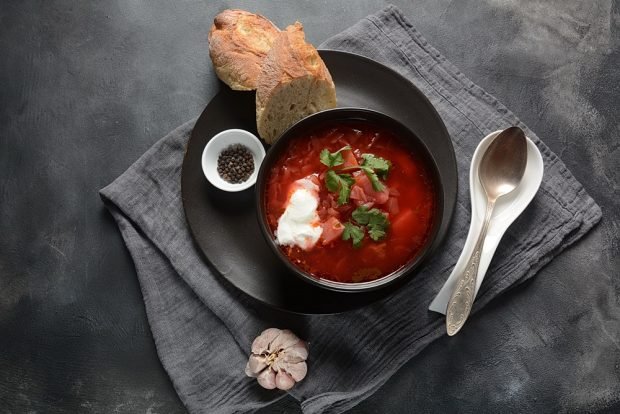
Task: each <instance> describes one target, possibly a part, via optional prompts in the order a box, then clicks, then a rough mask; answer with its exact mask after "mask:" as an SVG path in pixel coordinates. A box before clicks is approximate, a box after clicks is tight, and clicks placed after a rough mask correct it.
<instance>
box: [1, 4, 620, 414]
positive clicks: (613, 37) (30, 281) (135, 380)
mask: <svg viewBox="0 0 620 414" xmlns="http://www.w3.org/2000/svg"><path fill="white" fill-rule="evenodd" d="M394 3H395V4H396V5H398V6H399V7H400V8H401V9H402V10H403V11H404V12H405V14H406V15H407V16H408V17H409V19H410V20H411V21H412V22H413V24H414V25H415V26H416V27H417V28H418V29H419V30H420V31H421V32H422V33H423V34H424V35H425V36H426V37H427V39H428V40H429V41H430V42H431V43H432V44H433V45H434V46H435V47H437V48H438V49H439V50H440V51H441V52H442V53H443V54H444V55H445V56H446V57H447V58H448V59H450V60H451V61H452V62H453V63H454V64H456V65H457V66H458V67H459V68H460V69H461V70H462V71H463V72H464V73H465V74H466V75H467V76H468V77H470V79H472V80H473V81H474V82H476V83H478V84H479V85H481V86H482V87H484V88H485V89H486V90H487V91H489V92H490V93H492V94H493V95H495V96H497V97H498V98H499V99H500V101H502V102H503V103H504V104H506V105H507V106H508V107H509V108H511V109H512V110H513V111H514V112H515V113H516V114H517V116H519V117H521V119H522V120H523V121H525V122H526V123H527V124H528V125H529V126H530V127H531V128H532V129H533V130H535V131H536V132H537V133H538V134H539V136H540V137H542V138H543V139H544V141H545V142H546V143H547V145H549V146H550V147H551V148H552V149H553V150H554V151H555V152H556V153H557V154H558V155H559V156H560V157H561V158H562V159H563V160H564V162H565V163H566V164H567V165H568V167H569V168H570V170H571V171H572V172H573V173H574V175H575V176H576V177H577V178H578V179H579V180H580V181H581V182H582V183H583V184H584V185H585V187H586V189H587V190H588V192H589V193H590V194H591V195H592V196H593V197H594V198H595V200H597V202H598V203H599V204H600V206H601V207H602V210H603V215H604V216H603V220H602V222H601V223H600V224H599V225H598V227H596V228H595V229H594V230H593V231H592V232H591V233H589V234H588V235H587V237H585V238H584V239H583V240H581V241H580V242H578V243H577V244H576V245H575V246H573V247H571V248H570V249H568V250H567V251H566V252H564V253H563V254H562V255H561V256H560V257H558V258H557V259H556V260H554V261H553V262H552V263H551V264H549V265H548V266H547V267H546V268H544V269H543V271H542V272H540V274H539V275H538V276H537V277H536V278H535V279H534V280H533V281H531V282H529V283H526V284H525V285H522V286H520V287H518V288H516V289H514V290H513V291H512V292H510V293H509V294H507V295H505V296H503V297H502V298H501V299H498V300H496V301H495V302H494V303H492V304H491V306H489V307H488V309H486V310H485V311H484V312H480V313H479V314H477V315H476V316H475V317H473V318H472V320H471V322H470V323H469V325H468V328H467V329H465V330H464V331H463V332H462V333H461V334H459V335H458V336H457V337H455V338H451V339H449V338H447V337H444V338H443V339H441V340H439V341H437V342H435V343H434V344H433V345H431V346H430V347H429V348H427V349H426V350H425V351H424V352H423V353H422V354H421V355H419V356H418V357H417V358H415V359H414V360H413V361H411V362H410V363H409V364H407V365H406V366H405V367H404V368H403V369H401V370H400V372H399V373H398V374H397V375H395V376H394V377H393V379H392V380H390V381H389V382H388V383H387V384H385V386H383V387H382V388H381V390H379V391H378V392H377V393H376V394H375V395H373V396H371V397H370V398H369V399H368V400H366V401H365V402H363V403H362V404H360V405H359V406H358V407H356V408H354V409H353V410H352V412H353V413H392V412H393V413H409V412H431V411H439V412H456V411H460V412H477V411H486V412H620V299H619V297H620V296H619V293H620V275H619V273H620V272H619V269H620V259H619V253H620V221H619V218H620V214H619V213H618V210H619V207H620V206H619V202H618V199H619V168H618V165H619V162H618V160H619V156H620V154H619V147H620V121H619V115H618V114H619V113H620V68H619V65H620V48H619V44H620V30H619V26H620V25H619V23H620V6H619V4H618V3H617V2H614V1H603V0H599V1H592V2H590V1H580V0H570V1H562V0H557V1H543V0H541V1H520V2H517V1H508V0H484V1H480V0H461V1H446V0H441V1H433V0H419V1H413V2H410V1H405V0H402V1H394ZM385 4H386V3H385V2H379V1H369V0H363V1H346V0H314V1H298V2H293V1H288V0H286V1H285V0H282V1H260V2H259V1H244V2H241V1H238V2H234V1H230V2H229V1H194V0H188V1H167V0H166V1H165V0H150V1H146V0H142V1H140V0H109V1H76V0H74V1H69V0H64V1H63V0H4V1H2V2H1V3H0V56H1V57H0V412H2V413H4V412H7V413H13V412H14V413H25V412H39V413H57V412H71V413H73V412H96V413H112V412H131V413H134V412H144V413H180V412H184V408H183V406H182V404H181V402H180V401H179V399H178V398H177V396H176V394H175V392H174V389H173V388H172V385H171V383H170V381H169V379H168V378H167V376H166V373H165V372H164V370H163V369H162V367H161V365H160V363H159V360H158V358H157V354H156V350H155V347H154V343H153V340H152V338H151V335H150V332H149V327H148V324H147V320H146V315H145V312H144V306H143V303H142V298H141V294H140V290H139V286H138V282H137V279H136V276H135V272H134V269H133V265H132V262H131V260H130V258H129V255H128V253H127V251H126V250H125V248H124V246H123V242H122V240H121V237H120V234H119V232H118V230H117V228H116V226H115V224H114V222H113V221H112V219H111V218H110V216H109V215H108V214H107V213H106V212H105V211H104V208H103V206H102V204H101V202H100V200H99V197H98V194H97V191H98V189H99V188H101V187H103V186H104V185H106V184H108V183H109V182H111V181H112V180H113V179H114V178H116V177H117V176H118V175H119V174H121V173H122V172H123V171H124V170H125V169H126V168H127V167H128V166H129V165H130V164H131V163H132V162H133V161H134V160H135V159H137V158H138V157H139V156H140V155H141V154H142V153H143V152H144V151H145V150H146V149H147V148H149V147H150V146H151V145H152V144H153V143H154V142H155V141H156V140H157V139H158V138H159V137H160V136H162V135H164V134H165V133H167V132H168V131H169V130H171V129H172V128H174V127H176V126H177V125H179V124H180V123H182V122H184V121H186V120H188V119H190V118H192V117H195V116H197V115H198V114H199V113H200V112H201V111H202V109H203V108H204V106H205V105H206V103H207V102H208V101H209V99H210V98H211V97H212V96H213V95H214V94H215V93H216V91H217V87H218V84H217V81H216V78H215V76H214V73H213V70H212V68H211V65H210V62H209V60H208V54H207V43H206V37H207V32H208V28H209V25H210V21H211V20H212V18H213V16H214V15H215V14H216V13H217V12H218V11H219V10H222V9H224V8H227V7H231V6H236V7H242V8H246V9H248V10H253V11H259V12H262V13H263V14H265V15H267V16H268V17H270V18H271V19H273V20H274V22H275V23H276V24H278V25H281V26H284V25H286V24H289V23H291V22H293V21H294V20H295V19H299V20H301V21H302V22H303V23H304V25H305V28H306V33H307V37H308V39H309V40H310V41H312V42H314V43H317V44H318V43H320V42H321V41H322V40H324V39H326V38H327V37H328V36H330V35H332V34H335V33H337V32H339V31H341V30H343V29H345V28H346V27H348V26H350V25H351V24H353V23H355V22H356V21H357V20H358V19H360V18H362V17H364V16H365V15H367V14H370V13H372V12H374V11H376V10H378V9H379V8H381V7H382V6H383V5H385ZM567 318H570V322H571V327H572V329H565V328H563V329H558V325H560V322H562V321H565V320H566V319H567ZM564 325H565V324H562V326H564ZM387 351H389V350H378V351H377V352H387ZM298 410H299V409H298V408H297V405H296V403H295V402H294V401H292V400H286V399H285V400H284V401H282V402H280V403H278V405H276V406H274V407H270V408H269V409H267V410H263V412H288V413H292V412H297V411H298Z"/></svg>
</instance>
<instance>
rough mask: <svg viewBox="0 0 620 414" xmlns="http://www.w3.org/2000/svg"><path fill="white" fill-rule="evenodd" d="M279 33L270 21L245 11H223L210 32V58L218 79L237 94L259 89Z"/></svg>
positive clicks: (214, 21) (216, 17)
mask: <svg viewBox="0 0 620 414" xmlns="http://www.w3.org/2000/svg"><path fill="white" fill-rule="evenodd" d="M278 33H280V29H278V28H277V27H276V26H275V25H274V24H273V23H272V22H271V21H270V20H269V19H267V18H265V17H263V16H261V15H259V14H254V13H250V12H247V11H244V10H237V9H229V10H224V11H223V12H221V13H220V14H218V15H217V16H215V19H214V20H213V26H211V30H210V31H209V55H210V56H211V60H212V61H213V67H214V68H215V73H216V74H217V76H218V77H219V78H220V79H221V80H222V81H223V82H224V83H226V84H227V85H228V86H230V87H231V88H232V89H235V90H241V91H248V90H254V89H256V81H257V79H258V75H259V74H260V72H261V68H262V63H263V59H264V58H265V56H266V55H267V52H269V50H270V49H271V46H272V45H273V42H274V40H275V39H276V37H277V36H278Z"/></svg>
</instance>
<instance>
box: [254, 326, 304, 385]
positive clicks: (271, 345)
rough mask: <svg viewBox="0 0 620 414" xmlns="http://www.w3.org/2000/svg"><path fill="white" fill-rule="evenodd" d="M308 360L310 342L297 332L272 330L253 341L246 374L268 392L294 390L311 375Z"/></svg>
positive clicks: (266, 331) (267, 330)
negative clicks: (300, 337) (307, 375)
mask: <svg viewBox="0 0 620 414" xmlns="http://www.w3.org/2000/svg"><path fill="white" fill-rule="evenodd" d="M307 358H308V347H307V346H306V343H305V342H304V341H302V340H301V339H299V338H298V337H297V336H296V335H295V334H294V333H293V332H291V331H289V330H288V329H282V330H281V329H276V328H269V329H266V330H264V331H263V332H262V333H261V334H260V335H259V336H258V337H257V338H256V339H254V342H252V353H251V354H250V358H249V359H248V363H247V365H246V367H245V374H246V375H247V376H248V377H253V378H256V379H257V381H258V383H259V384H260V386H261V387H263V388H266V389H268V390H272V389H274V388H278V389H280V390H284V391H286V390H290V389H291V388H293V386H294V385H295V383H297V382H299V381H301V380H302V379H304V377H305V376H306V374H307V373H308V366H307V365H306V359H307Z"/></svg>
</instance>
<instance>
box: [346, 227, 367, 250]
mask: <svg viewBox="0 0 620 414" xmlns="http://www.w3.org/2000/svg"><path fill="white" fill-rule="evenodd" d="M363 239H364V229H363V228H362V227H360V226H356V225H355V224H353V223H351V222H347V223H344V231H343V232H342V240H344V241H347V240H351V241H352V242H353V247H355V248H358V247H361V246H362V240H363Z"/></svg>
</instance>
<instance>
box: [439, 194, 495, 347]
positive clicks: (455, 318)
mask: <svg viewBox="0 0 620 414" xmlns="http://www.w3.org/2000/svg"><path fill="white" fill-rule="evenodd" d="M495 201H496V200H493V199H487V209H486V213H485V216H484V224H483V226H482V230H481V231H480V235H479V236H478V240H477V241H476V245H475V246H474V251H473V252H472V254H471V256H470V258H469V260H468V261H467V265H466V266H465V270H464V271H463V273H461V274H460V275H459V276H458V278H457V279H456V288H455V289H454V292H452V296H450V300H449V301H448V308H447V309H446V329H447V331H448V335H449V336H453V335H455V334H456V333H457V332H458V331H460V330H461V328H462V327H463V325H464V324H465V321H466V320H467V317H468V316H469V312H471V308H472V306H473V304H474V298H475V293H476V280H477V279H478V265H479V264H480V255H481V254H482V247H483V246H484V239H485V238H486V236H487V230H488V229H489V222H490V221H491V216H492V215H493V208H494V207H495Z"/></svg>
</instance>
